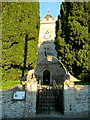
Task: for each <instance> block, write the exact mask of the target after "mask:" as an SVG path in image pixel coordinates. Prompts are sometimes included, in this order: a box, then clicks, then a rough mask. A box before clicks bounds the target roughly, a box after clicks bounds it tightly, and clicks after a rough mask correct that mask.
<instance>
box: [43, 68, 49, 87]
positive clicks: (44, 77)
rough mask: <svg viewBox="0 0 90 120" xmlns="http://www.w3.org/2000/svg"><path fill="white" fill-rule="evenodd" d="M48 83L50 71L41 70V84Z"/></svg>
mask: <svg viewBox="0 0 90 120" xmlns="http://www.w3.org/2000/svg"><path fill="white" fill-rule="evenodd" d="M49 84H50V72H49V71H48V70H45V71H44V72H43V85H49Z"/></svg>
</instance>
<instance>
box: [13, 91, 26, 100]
mask: <svg viewBox="0 0 90 120" xmlns="http://www.w3.org/2000/svg"><path fill="white" fill-rule="evenodd" d="M25 99H26V91H24V90H23V91H19V90H16V91H13V100H17V101H18V100H20V101H24V100H25Z"/></svg>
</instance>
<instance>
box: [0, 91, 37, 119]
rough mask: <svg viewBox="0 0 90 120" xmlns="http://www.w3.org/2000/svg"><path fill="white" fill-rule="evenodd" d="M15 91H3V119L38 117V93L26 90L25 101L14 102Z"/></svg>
mask: <svg viewBox="0 0 90 120" xmlns="http://www.w3.org/2000/svg"><path fill="white" fill-rule="evenodd" d="M13 90H14V89H10V90H3V91H2V118H30V117H34V116H35V115H36V92H35V91H27V90H26V100H25V101H13V100H12V96H13Z"/></svg>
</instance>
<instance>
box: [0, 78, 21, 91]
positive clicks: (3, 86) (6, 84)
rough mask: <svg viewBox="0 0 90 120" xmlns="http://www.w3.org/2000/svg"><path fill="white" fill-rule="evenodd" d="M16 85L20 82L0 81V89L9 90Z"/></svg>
mask: <svg viewBox="0 0 90 120" xmlns="http://www.w3.org/2000/svg"><path fill="white" fill-rule="evenodd" d="M17 84H20V80H18V81H12V80H8V81H2V83H1V89H11V88H13V87H14V86H15V85H17Z"/></svg>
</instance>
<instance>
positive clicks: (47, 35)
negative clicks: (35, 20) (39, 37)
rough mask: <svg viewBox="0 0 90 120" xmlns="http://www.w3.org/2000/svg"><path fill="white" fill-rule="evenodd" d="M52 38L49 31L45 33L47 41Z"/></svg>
mask: <svg viewBox="0 0 90 120" xmlns="http://www.w3.org/2000/svg"><path fill="white" fill-rule="evenodd" d="M50 37H51V35H50V34H49V32H48V31H47V32H46V33H45V35H44V38H45V39H49V38H50Z"/></svg>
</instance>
